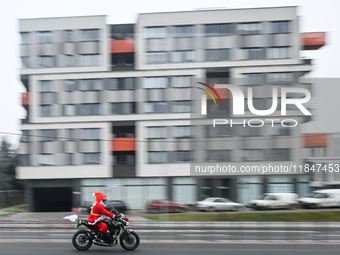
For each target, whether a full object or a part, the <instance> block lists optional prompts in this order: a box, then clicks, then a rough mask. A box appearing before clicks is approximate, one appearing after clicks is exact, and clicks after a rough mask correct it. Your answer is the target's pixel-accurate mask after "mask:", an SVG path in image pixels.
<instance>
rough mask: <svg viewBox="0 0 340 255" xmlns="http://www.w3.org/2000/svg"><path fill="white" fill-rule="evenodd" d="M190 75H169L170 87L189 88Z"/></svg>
mask: <svg viewBox="0 0 340 255" xmlns="http://www.w3.org/2000/svg"><path fill="white" fill-rule="evenodd" d="M190 85H191V76H174V77H171V87H174V88H190Z"/></svg>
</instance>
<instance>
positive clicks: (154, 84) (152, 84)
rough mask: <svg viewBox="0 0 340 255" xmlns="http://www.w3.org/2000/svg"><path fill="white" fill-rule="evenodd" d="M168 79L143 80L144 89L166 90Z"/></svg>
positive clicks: (152, 78)
mask: <svg viewBox="0 0 340 255" xmlns="http://www.w3.org/2000/svg"><path fill="white" fill-rule="evenodd" d="M168 82H169V79H168V77H148V78H144V79H143V88H144V89H165V88H167V87H168Z"/></svg>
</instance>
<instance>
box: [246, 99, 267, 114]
mask: <svg viewBox="0 0 340 255" xmlns="http://www.w3.org/2000/svg"><path fill="white" fill-rule="evenodd" d="M267 99H268V98H253V99H252V105H253V107H254V108H255V109H256V110H268V109H269V108H270V107H269V106H268V104H267ZM248 102H249V101H248V98H246V99H245V100H244V110H245V111H249V106H248ZM270 106H271V105H270Z"/></svg>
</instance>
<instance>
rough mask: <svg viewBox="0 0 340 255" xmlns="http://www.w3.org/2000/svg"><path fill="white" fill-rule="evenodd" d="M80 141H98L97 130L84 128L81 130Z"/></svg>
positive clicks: (98, 134)
mask: <svg viewBox="0 0 340 255" xmlns="http://www.w3.org/2000/svg"><path fill="white" fill-rule="evenodd" d="M81 139H82V140H100V129H99V128H84V129H81Z"/></svg>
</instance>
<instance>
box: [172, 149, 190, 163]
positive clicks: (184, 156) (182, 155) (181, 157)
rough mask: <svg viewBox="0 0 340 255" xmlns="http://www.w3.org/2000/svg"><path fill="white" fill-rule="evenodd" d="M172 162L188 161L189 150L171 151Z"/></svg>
mask: <svg viewBox="0 0 340 255" xmlns="http://www.w3.org/2000/svg"><path fill="white" fill-rule="evenodd" d="M172 155H173V156H172V162H175V163H182V162H190V151H173V152H172Z"/></svg>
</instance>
